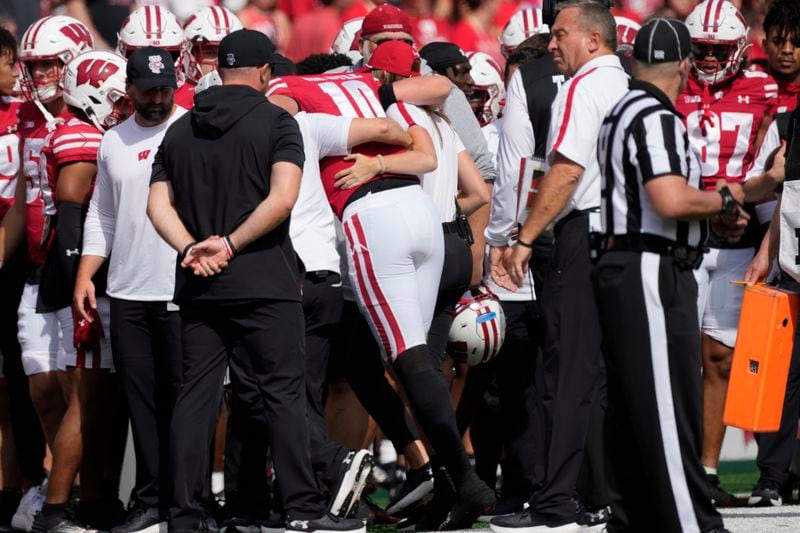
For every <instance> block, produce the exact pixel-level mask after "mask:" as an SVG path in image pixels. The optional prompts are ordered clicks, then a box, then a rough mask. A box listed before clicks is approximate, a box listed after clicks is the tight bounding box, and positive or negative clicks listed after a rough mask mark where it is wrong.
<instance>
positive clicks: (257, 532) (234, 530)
mask: <svg viewBox="0 0 800 533" xmlns="http://www.w3.org/2000/svg"><path fill="white" fill-rule="evenodd" d="M219 531H220V533H261V523H259V522H254V521H252V520H249V519H247V518H236V517H233V518H227V519H226V520H225V521H224V522H222V525H221V526H220V528H219Z"/></svg>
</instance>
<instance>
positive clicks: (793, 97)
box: [777, 81, 800, 113]
mask: <svg viewBox="0 0 800 533" xmlns="http://www.w3.org/2000/svg"><path fill="white" fill-rule="evenodd" d="M798 97H800V83H792V82H790V81H779V82H778V110H777V112H778V113H785V112H787V111H794V109H795V108H796V107H797V98H798Z"/></svg>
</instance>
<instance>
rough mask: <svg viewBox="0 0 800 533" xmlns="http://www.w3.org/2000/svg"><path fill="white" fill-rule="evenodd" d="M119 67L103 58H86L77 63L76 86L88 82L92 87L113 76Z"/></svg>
mask: <svg viewBox="0 0 800 533" xmlns="http://www.w3.org/2000/svg"><path fill="white" fill-rule="evenodd" d="M118 70H119V67H118V66H117V65H115V64H114V63H111V62H110V61H105V60H103V59H88V60H86V61H83V62H82V63H81V64H80V65H78V79H77V82H78V86H81V85H83V84H85V83H88V84H89V85H91V86H92V87H94V88H99V87H100V84H101V83H103V82H104V81H106V80H107V79H108V78H109V77H111V76H113V75H114V74H115V73H116V72H117V71H118Z"/></svg>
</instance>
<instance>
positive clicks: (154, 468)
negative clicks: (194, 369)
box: [111, 298, 182, 511]
mask: <svg viewBox="0 0 800 533" xmlns="http://www.w3.org/2000/svg"><path fill="white" fill-rule="evenodd" d="M111 346H112V350H113V356H114V367H115V368H116V371H117V375H118V376H119V378H120V381H121V383H122V387H123V392H124V395H125V400H126V403H127V405H128V412H129V415H130V421H131V428H132V430H133V447H134V451H135V453H136V483H135V484H134V487H133V493H132V498H133V499H134V500H136V501H138V502H140V503H143V504H145V505H147V506H148V507H161V509H162V510H163V511H166V503H167V502H168V501H169V497H168V492H167V490H168V487H169V481H168V480H169V477H168V473H169V472H168V468H167V464H168V462H169V426H170V421H171V419H172V408H173V405H174V404H175V398H176V396H177V394H178V387H179V386H180V380H181V365H182V353H181V318H180V314H179V313H178V312H177V311H167V304H166V302H138V301H131V300H121V299H119V298H111Z"/></svg>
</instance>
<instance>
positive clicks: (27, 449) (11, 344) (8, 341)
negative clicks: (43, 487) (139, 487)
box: [0, 242, 45, 488]
mask: <svg viewBox="0 0 800 533" xmlns="http://www.w3.org/2000/svg"><path fill="white" fill-rule="evenodd" d="M27 265H28V262H27V251H26V248H25V243H24V242H23V243H22V244H21V247H20V250H18V251H17V253H15V254H14V255H12V256H11V258H9V259H8V261H7V262H6V264H5V265H4V266H3V268H2V269H0V294H2V296H0V353H2V354H3V375H5V377H6V382H7V383H8V402H9V406H10V408H11V425H12V428H13V430H14V442H15V443H16V450H17V460H18V461H19V466H20V470H21V473H22V477H23V479H25V480H27V481H30V482H32V483H36V484H38V483H40V482H41V481H42V480H43V479H44V476H45V472H44V465H43V462H44V456H45V440H44V433H43V432H42V426H41V425H40V424H39V417H38V416H37V414H36V411H35V410H34V408H33V403H32V402H31V393H30V390H29V389H28V376H26V375H25V370H24V369H23V367H22V348H20V345H19V341H18V339H17V309H18V308H19V301H20V298H21V296H22V288H23V287H24V286H25V274H26V272H27ZM9 488H15V487H9ZM16 488H19V487H16Z"/></svg>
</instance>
